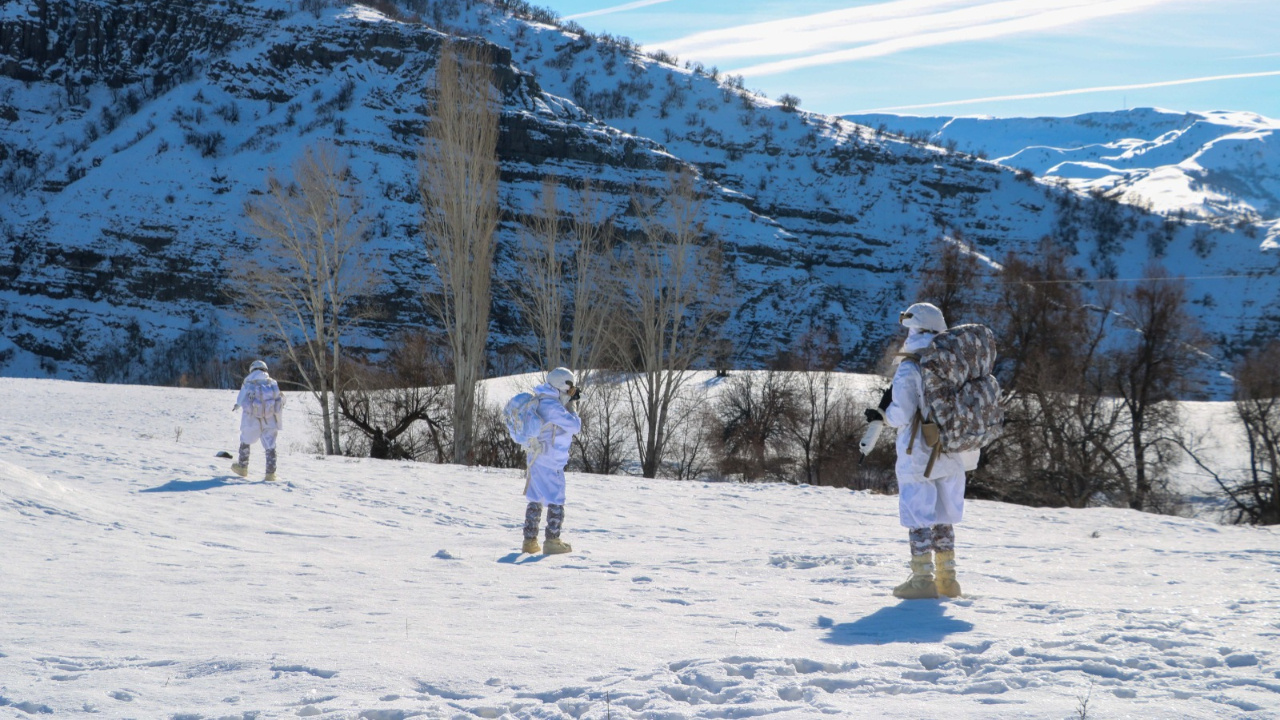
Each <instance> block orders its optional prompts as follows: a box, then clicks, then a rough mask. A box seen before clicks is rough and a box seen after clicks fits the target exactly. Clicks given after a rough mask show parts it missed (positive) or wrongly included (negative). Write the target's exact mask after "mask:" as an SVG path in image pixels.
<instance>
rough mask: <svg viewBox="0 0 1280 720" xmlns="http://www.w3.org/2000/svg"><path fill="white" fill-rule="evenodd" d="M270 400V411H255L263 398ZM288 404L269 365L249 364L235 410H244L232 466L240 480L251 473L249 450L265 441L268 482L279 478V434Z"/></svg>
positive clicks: (258, 362)
mask: <svg viewBox="0 0 1280 720" xmlns="http://www.w3.org/2000/svg"><path fill="white" fill-rule="evenodd" d="M263 397H265V398H269V399H272V400H270V402H271V406H270V408H269V409H268V411H266V412H261V411H255V410H256V408H255V405H256V404H257V403H258V399H259V398H263ZM283 408H284V402H283V400H282V399H281V396H280V386H279V385H278V384H277V383H276V381H275V380H274V379H272V378H271V376H270V375H268V374H267V363H265V362H264V361H262V360H254V361H253V363H252V364H251V365H249V375H248V377H246V378H245V379H244V383H243V384H241V386H240V394H239V395H237V396H236V404H235V406H234V407H232V408H231V410H232V411H233V412H234V411H236V410H242V412H241V413H240V453H239V457H238V458H237V459H236V461H235V462H234V463H232V465H231V470H232V472H234V473H235V474H237V475H239V476H240V477H245V476H246V475H248V474H249V448H250V446H252V445H253V443H255V442H259V441H261V442H262V449H263V451H264V453H265V454H266V456H267V472H266V475H265V476H264V477H263V479H264V480H268V481H270V480H275V479H276V435H277V434H278V433H279V432H280V429H281V427H283V425H284V423H283V422H282V417H281V416H282V414H283V412H282V411H283Z"/></svg>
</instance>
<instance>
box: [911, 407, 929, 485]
mask: <svg viewBox="0 0 1280 720" xmlns="http://www.w3.org/2000/svg"><path fill="white" fill-rule="evenodd" d="M923 421H924V416H923V415H921V414H920V408H916V414H915V415H913V416H912V417H911V434H910V435H908V436H907V437H908V438H910V439H909V440H907V454H908V455H910V454H911V450H912V448H914V447H915V446H916V432H917V431H918V430H919V429H920V423H921V422H923ZM926 474H928V473H926Z"/></svg>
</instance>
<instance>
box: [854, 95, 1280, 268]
mask: <svg viewBox="0 0 1280 720" xmlns="http://www.w3.org/2000/svg"><path fill="white" fill-rule="evenodd" d="M849 119H850V120H853V121H855V122H859V123H864V124H867V125H872V126H875V127H884V128H885V129H886V130H889V131H891V132H896V133H901V134H906V135H914V136H918V137H924V138H926V139H927V140H928V141H929V142H930V143H934V144H938V145H945V146H948V147H955V148H957V149H959V150H961V151H963V152H967V153H973V154H978V153H982V154H983V155H985V156H988V157H990V158H991V159H992V160H994V161H995V162H998V163H1000V164H1002V165H1007V166H1009V167H1012V168H1016V169H1026V170H1030V171H1031V172H1033V173H1035V174H1036V175H1037V176H1038V177H1042V178H1055V179H1061V180H1063V181H1065V182H1066V183H1067V184H1068V185H1070V186H1071V187H1074V188H1076V189H1078V190H1081V191H1083V192H1092V191H1099V192H1103V193H1106V194H1108V195H1109V196H1112V197H1116V198H1119V199H1120V200H1122V201H1124V202H1126V203H1130V204H1133V205H1141V206H1144V207H1149V208H1151V209H1153V210H1155V211H1156V212H1159V213H1161V214H1165V215H1185V216H1189V217H1197V218H1203V219H1206V220H1219V221H1225V222H1227V223H1239V224H1240V225H1239V226H1240V229H1242V230H1246V231H1247V229H1248V225H1250V224H1254V225H1258V226H1259V227H1260V229H1261V232H1262V233H1265V234H1266V236H1267V240H1268V241H1270V242H1271V243H1276V242H1280V120H1273V119H1271V118H1265V117H1262V116H1260V115H1256V114H1253V113H1247V112H1206V113H1193V112H1188V113H1180V112H1172V111H1168V110H1157V109H1152V108H1138V109H1134V110H1126V111H1117V112H1102V113H1087V114H1084V115H1077V116H1075V117H1066V118H1052V117H1042V118H990V117H912V116H898V115H883V114H873V115H851V116H849Z"/></svg>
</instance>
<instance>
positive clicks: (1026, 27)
mask: <svg viewBox="0 0 1280 720" xmlns="http://www.w3.org/2000/svg"><path fill="white" fill-rule="evenodd" d="M1170 1H1171V0H1004V1H1002V2H989V1H986V0H895V1H894V2H887V3H879V4H876V5H867V6H862V7H857V8H849V9H845V10H836V11H833V12H826V13H818V14H816V15H806V16H801V17H795V18H786V19H783V20H774V21H770V22H763V23H754V24H751V25H742V26H738V27H735V28H727V29H724V30H714V31H710V32H703V33H697V34H694V35H689V36H686V37H684V38H679V39H677V40H673V41H670V42H665V43H658V45H659V46H660V47H662V48H663V49H665V50H668V51H670V52H674V53H677V54H680V55H684V56H686V57H691V58H696V59H698V60H703V61H710V60H723V59H726V58H753V59H754V58H760V57H770V56H774V57H776V56H783V55H800V57H794V58H790V59H786V60H780V61H776V62H769V63H759V64H755V65H750V66H747V67H743V68H737V69H735V70H734V72H738V73H741V74H743V75H747V76H760V75H770V74H776V73H781V72H787V71H789V70H795V69H800V68H804V67H812V66H816V65H829V64H833V63H840V62H848V61H851V60H860V59H864V58H869V57H878V56H882V55H889V54H893V53H897V52H902V51H904V50H911V49H915V48H921V47H928V46H932V45H944V44H950V43H958V42H970V41H974V40H985V39H990V38H994V37H1001V36H1008V35H1017V34H1024V33H1033V32H1042V31H1045V30H1051V29H1054V28H1059V27H1064V26H1067V25H1072V24H1077V23H1081V22H1087V21H1090V20H1096V19H1099V18H1104V17H1109V16H1113V15H1120V14H1129V13H1135V12H1140V11H1142V10H1146V9H1149V8H1152V7H1155V6H1157V5H1160V4H1163V3H1167V2H1170Z"/></svg>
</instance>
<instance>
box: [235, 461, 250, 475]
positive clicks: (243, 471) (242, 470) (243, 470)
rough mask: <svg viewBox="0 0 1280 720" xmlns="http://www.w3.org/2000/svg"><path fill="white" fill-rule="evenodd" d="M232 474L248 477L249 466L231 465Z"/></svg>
mask: <svg viewBox="0 0 1280 720" xmlns="http://www.w3.org/2000/svg"><path fill="white" fill-rule="evenodd" d="M231 472H233V473H235V474H237V475H239V476H240V477H248V476H249V466H248V465H241V464H240V463H231Z"/></svg>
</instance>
